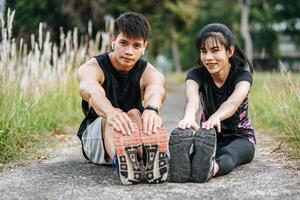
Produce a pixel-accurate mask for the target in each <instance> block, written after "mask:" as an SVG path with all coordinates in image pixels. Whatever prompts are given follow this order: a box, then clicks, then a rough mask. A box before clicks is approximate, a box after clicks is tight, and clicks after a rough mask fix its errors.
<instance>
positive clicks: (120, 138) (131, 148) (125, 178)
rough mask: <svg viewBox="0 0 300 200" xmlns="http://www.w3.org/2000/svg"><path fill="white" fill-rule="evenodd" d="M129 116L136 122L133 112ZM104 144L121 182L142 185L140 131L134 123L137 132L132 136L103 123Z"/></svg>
mask: <svg viewBox="0 0 300 200" xmlns="http://www.w3.org/2000/svg"><path fill="white" fill-rule="evenodd" d="M127 114H128V116H129V117H130V118H131V119H132V121H135V120H136V118H135V116H133V115H132V111H129V112H128V113H127ZM103 126H104V132H103V135H104V143H105V148H106V151H107V153H108V155H109V156H110V157H111V158H112V159H113V160H114V161H116V165H117V168H118V171H119V175H120V179H121V182H122V183H123V184H125V185H128V184H134V183H140V182H141V181H142V174H141V166H140V163H139V162H138V148H139V147H141V146H142V142H141V138H140V134H139V129H138V127H137V124H136V123H134V126H135V130H134V131H133V132H132V133H131V135H122V134H121V133H120V132H117V131H115V130H113V127H112V126H109V125H107V124H106V122H104V123H103Z"/></svg>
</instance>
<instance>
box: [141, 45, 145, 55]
mask: <svg viewBox="0 0 300 200" xmlns="http://www.w3.org/2000/svg"><path fill="white" fill-rule="evenodd" d="M144 54H145V47H143V51H142V55H144Z"/></svg>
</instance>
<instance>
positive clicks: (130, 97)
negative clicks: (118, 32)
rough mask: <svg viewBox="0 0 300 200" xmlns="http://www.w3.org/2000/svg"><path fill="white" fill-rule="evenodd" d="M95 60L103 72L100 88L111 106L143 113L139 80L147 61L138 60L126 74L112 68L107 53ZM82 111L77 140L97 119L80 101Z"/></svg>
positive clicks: (90, 108)
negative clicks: (82, 116)
mask: <svg viewBox="0 0 300 200" xmlns="http://www.w3.org/2000/svg"><path fill="white" fill-rule="evenodd" d="M95 58H96V60H97V62H98V65H99V66H100V68H101V69H102V71H103V74H104V82H103V84H102V87H103V89H104V91H105V93H106V97H107V98H108V100H109V101H110V102H111V104H112V106H113V107H115V108H120V109H121V110H123V111H124V112H128V111H129V110H131V109H133V108H136V109H138V110H140V112H143V110H144V108H143V105H142V96H141V88H140V79H141V77H142V74H143V73H144V71H145V69H146V66H147V61H145V60H143V59H139V60H138V61H137V62H136V63H135V65H134V67H133V68H132V69H131V70H130V71H129V72H128V73H120V72H118V71H117V70H116V69H115V68H114V67H113V65H112V63H111V61H110V59H109V56H108V53H105V54H102V55H99V56H95ZM82 110H83V113H84V114H85V119H84V120H83V121H82V123H81V125H80V127H79V130H78V133H77V135H78V137H79V138H81V136H82V133H83V132H84V130H85V129H86V128H87V126H88V125H89V124H91V123H92V122H93V121H94V120H95V119H96V118H97V117H98V115H97V114H96V112H95V110H94V109H93V108H92V107H89V104H88V102H86V101H85V100H82Z"/></svg>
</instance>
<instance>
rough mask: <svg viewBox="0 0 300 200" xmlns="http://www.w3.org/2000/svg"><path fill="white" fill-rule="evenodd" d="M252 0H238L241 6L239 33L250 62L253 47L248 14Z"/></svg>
mask: <svg viewBox="0 0 300 200" xmlns="http://www.w3.org/2000/svg"><path fill="white" fill-rule="evenodd" d="M251 3H252V0H240V4H241V5H240V6H241V35H242V37H243V39H244V42H245V53H246V55H247V57H248V59H249V62H250V63H251V64H252V59H253V48H252V38H251V35H250V31H249V26H250V25H249V15H250V9H251Z"/></svg>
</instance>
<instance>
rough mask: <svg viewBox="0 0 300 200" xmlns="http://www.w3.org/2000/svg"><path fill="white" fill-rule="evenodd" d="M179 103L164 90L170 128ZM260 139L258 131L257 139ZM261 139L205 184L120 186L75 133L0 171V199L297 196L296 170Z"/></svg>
mask: <svg viewBox="0 0 300 200" xmlns="http://www.w3.org/2000/svg"><path fill="white" fill-rule="evenodd" d="M172 91H173V90H172ZM183 107H184V94H183V91H182V89H178V88H177V89H176V91H175V92H174V91H173V92H170V93H169V94H168V96H167V99H166V105H165V108H164V110H163V111H162V116H163V119H164V122H165V124H166V126H167V127H168V128H169V130H171V129H172V128H174V127H175V125H176V123H177V121H178V120H179V119H180V117H181V116H182V113H183ZM260 138H263V137H262V136H260V135H259V134H258V142H260ZM261 140H263V144H259V145H258V148H257V151H256V157H255V159H254V161H253V162H252V163H251V164H248V165H244V166H240V167H238V168H236V169H235V170H234V171H233V172H232V173H230V174H229V175H227V176H223V177H219V178H214V179H212V180H211V181H209V182H208V183H205V184H194V183H185V184H175V183H163V184H156V185H148V184H140V185H134V186H122V185H121V183H120V181H119V180H118V177H117V175H115V174H113V173H112V168H111V167H110V166H99V165H93V164H91V163H88V162H87V161H86V160H85V159H84V158H83V157H82V155H81V149H80V146H79V143H78V140H77V138H76V137H73V138H71V142H70V141H69V143H68V144H67V145H66V146H65V147H64V148H62V149H60V151H61V153H60V155H58V156H57V157H54V158H52V159H48V160H44V161H41V162H33V163H31V164H28V165H26V166H23V167H17V168H14V169H12V170H10V171H7V172H4V173H2V174H1V175H0V199H64V200H67V199H116V200H120V199H172V200H176V199H178V200H179V199H180V200H181V199H255V200H257V199H300V172H299V171H297V170H293V169H287V168H286V167H283V165H282V164H280V162H278V161H276V160H274V159H273V158H272V155H271V153H270V152H271V151H272V147H271V146H270V145H269V144H268V139H267V140H266V139H265V138H264V139H261ZM74 141H76V142H74Z"/></svg>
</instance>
